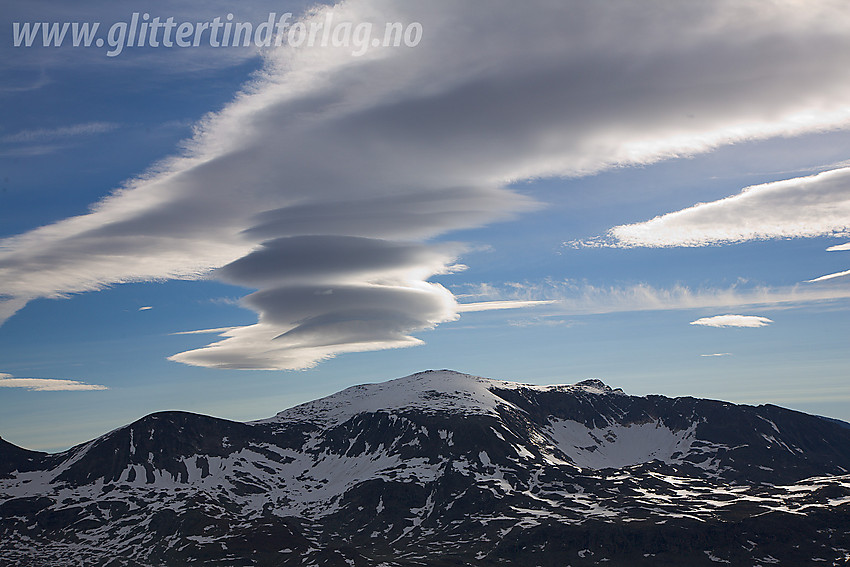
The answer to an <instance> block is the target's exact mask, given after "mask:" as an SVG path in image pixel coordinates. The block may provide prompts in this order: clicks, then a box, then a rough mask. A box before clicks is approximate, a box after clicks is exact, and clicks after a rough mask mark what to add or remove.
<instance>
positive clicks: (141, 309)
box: [139, 305, 153, 311]
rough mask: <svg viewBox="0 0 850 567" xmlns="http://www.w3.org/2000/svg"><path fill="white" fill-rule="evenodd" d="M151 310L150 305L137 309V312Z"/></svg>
mask: <svg viewBox="0 0 850 567" xmlns="http://www.w3.org/2000/svg"><path fill="white" fill-rule="evenodd" d="M151 309H153V307H152V306H151V305H144V306H142V307H139V311H150V310H151Z"/></svg>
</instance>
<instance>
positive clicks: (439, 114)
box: [0, 0, 850, 369]
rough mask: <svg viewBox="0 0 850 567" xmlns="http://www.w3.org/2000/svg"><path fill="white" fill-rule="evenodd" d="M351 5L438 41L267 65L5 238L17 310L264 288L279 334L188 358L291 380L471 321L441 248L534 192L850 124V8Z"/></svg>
mask: <svg viewBox="0 0 850 567" xmlns="http://www.w3.org/2000/svg"><path fill="white" fill-rule="evenodd" d="M331 10H332V11H333V12H334V21H335V22H343V21H351V22H361V21H370V22H387V21H391V22H396V21H397V22H403V23H405V24H407V23H410V22H414V21H416V22H419V23H420V24H421V25H422V30H423V36H422V40H421V41H420V43H419V45H418V46H416V47H415V48H405V47H380V48H375V49H370V50H368V52H367V53H366V54H364V55H363V56H361V57H353V56H352V55H351V52H350V51H351V50H350V48H347V47H343V48H333V47H320V46H315V47H307V46H304V47H299V48H293V47H283V48H281V49H272V50H270V51H268V52H267V53H265V55H264V57H265V58H266V63H265V68H264V73H263V75H262V76H261V77H260V78H259V79H257V80H256V81H255V82H253V83H252V84H251V85H248V86H247V87H246V89H245V91H244V92H242V93H240V94H239V95H238V96H237V97H236V98H235V99H234V101H233V102H232V103H231V104H230V105H228V106H227V107H226V108H225V109H223V110H221V111H220V112H218V113H215V114H212V115H210V116H209V117H208V118H207V119H206V120H204V121H203V122H202V123H201V124H199V125H198V126H197V134H196V135H195V137H194V138H193V139H192V140H190V141H189V142H188V144H187V148H188V149H187V150H186V151H185V152H184V153H182V154H180V155H175V156H174V157H173V158H171V159H170V160H166V161H165V162H163V163H161V164H159V165H158V166H157V167H156V168H155V169H152V170H151V171H149V172H148V173H147V174H146V175H144V176H143V177H140V178H138V179H132V180H130V181H128V182H127V183H126V184H125V185H124V186H123V187H122V188H120V189H119V190H117V191H115V192H114V193H113V194H111V195H109V196H108V197H106V198H104V199H103V200H102V201H101V202H99V203H97V204H96V205H95V206H94V207H93V209H92V212H91V213H89V214H85V215H80V216H77V217H73V218H69V219H65V220H63V221H60V222H57V223H55V224H52V225H49V226H45V227H42V228H38V229H36V230H33V231H30V232H28V233H25V234H21V235H19V236H15V237H12V238H8V239H5V240H3V241H0V317H2V318H6V317H8V316H11V314H12V313H13V312H14V311H15V310H17V309H20V308H21V307H22V306H23V304H25V303H26V301H28V300H30V299H33V298H36V297H65V296H68V295H69V294H74V293H79V292H86V291H95V290H98V289H102V288H103V287H105V286H109V285H114V284H118V283H122V282H130V281H150V280H161V279H169V278H182V279H193V278H203V277H214V278H220V279H222V280H224V281H229V282H233V283H238V284H239V285H243V286H245V287H246V288H249V290H254V291H249V292H246V293H247V295H246V297H245V298H244V299H243V305H244V306H245V307H247V308H249V309H253V310H254V311H256V312H257V314H258V321H257V323H256V324H254V325H248V326H244V327H235V328H233V327H228V328H226V329H222V331H221V334H222V336H221V337H220V339H221V340H218V341H217V342H214V343H213V344H210V345H208V346H206V347H204V348H200V349H196V350H192V351H187V352H183V353H180V354H177V355H175V356H173V357H172V359H173V360H176V361H179V362H183V363H187V364H193V365H198V366H209V367H225V368H265V369H294V368H305V367H308V366H310V365H313V364H315V363H316V362H317V361H320V360H323V359H326V358H328V357H331V356H334V355H336V354H340V353H345V352H355V351H366V350H376V349H383V348H396V347H404V346H410V345H415V344H418V343H419V342H420V341H419V340H418V339H416V338H415V337H414V336H413V334H414V333H416V332H417V331H419V330H422V329H427V328H431V327H433V326H435V325H438V324H440V323H441V322H445V321H450V320H453V319H455V318H456V317H457V316H458V313H459V311H460V310H459V308H458V305H457V303H456V301H455V299H454V297H453V296H452V294H451V293H450V292H448V291H447V290H446V289H445V288H444V287H443V286H441V285H439V284H437V283H435V282H433V281H431V279H432V278H433V277H434V276H436V275H440V274H447V273H451V272H453V271H456V270H458V269H460V266H459V265H458V263H457V260H458V257H459V255H460V254H462V252H463V248H462V246H450V245H439V246H438V245H435V244H434V243H433V242H432V241H431V240H432V239H434V238H435V237H437V236H439V235H442V234H445V233H448V232H451V231H453V230H457V229H463V228H470V227H475V226H480V225H483V224H486V223H490V222H493V221H496V220H499V219H507V218H510V217H511V216H512V215H514V214H517V213H521V212H522V211H527V210H529V209H531V208H533V207H534V206H535V204H534V202H533V201H532V200H531V199H529V198H527V197H525V196H523V195H521V194H519V193H518V192H517V191H514V190H513V189H512V185H511V183H513V182H514V181H518V180H524V179H530V178H537V177H542V176H553V175H568V176H578V175H585V174H589V173H593V172H597V171H601V170H604V169H606V168H610V167H617V166H624V165H631V164H645V163H652V162H655V161H658V160H662V159H667V158H672V157H677V156H684V155H692V154H694V153H697V152H705V151H709V150H711V149H712V148H715V147H717V146H719V145H722V144H728V143H733V142H738V141H741V140H749V139H761V138H766V137H770V136H789V135H794V134H798V133H802V132H809V131H814V130H819V129H823V128H834V127H844V126H847V125H848V124H850V108H848V107H847V104H846V101H847V100H850V76H848V74H847V73H846V58H845V57H844V56H843V54H845V53H847V52H848V51H850V34H847V33H846V30H847V29H848V28H850V14H848V12H847V10H845V9H843V7H840V6H835V5H834V4H833V3H830V2H822V3H818V2H814V1H813V2H807V3H806V4H805V5H802V4H800V3H794V2H787V3H784V2H775V3H771V4H769V5H765V4H763V3H761V2H741V1H740V0H734V1H733V0H727V1H719V2H711V3H672V2H655V3H651V9H648V8H647V5H646V4H645V3H641V4H637V3H632V2H623V3H618V4H616V9H612V8H611V4H610V3H601V2H591V3H588V2H578V1H576V2H541V3H539V4H537V3H535V4H533V5H528V4H526V3H520V2H516V1H515V0H510V1H508V0H486V1H485V0H472V1H468V2H456V1H455V0H428V1H427V2H426V1H424V0H422V1H416V0H411V1H409V2H395V1H390V0H352V1H348V2H341V3H339V4H336V5H335V6H332V7H328V6H324V7H319V8H316V9H315V10H312V11H310V12H309V13H308V14H306V15H305V16H304V19H305V20H309V19H310V18H315V19H316V21H317V22H322V21H324V20H325V14H326V12H328V11H331ZM517 46H521V47H520V48H517ZM754 70H757V72H754ZM684 116H689V117H690V118H689V119H688V120H683V119H682V117H684ZM836 176H840V175H839V174H836ZM830 187H832V189H830V190H829V191H828V193H829V196H831V197H833V198H834V197H836V196H840V195H842V193H841V190H840V189H838V188H837V187H838V186H837V185H830ZM756 193H757V192H754V194H753V196H754V197H755V196H757V195H756ZM841 206H843V205H841ZM817 212H818V211H817V210H815V211H814V213H817ZM664 222H667V221H664ZM804 228H805V227H804ZM756 232H758V231H756ZM624 234H625V233H624ZM624 238H625V236H624ZM634 238H635V239H637V240H640V239H641V238H642V239H644V240H645V239H646V238H647V237H646V236H645V235H644V236H640V235H638V236H635V237H634ZM695 238H700V237H699V236H696V237H695ZM228 323H229V322H227V321H222V323H221V327H222V328H224V327H227V325H228Z"/></svg>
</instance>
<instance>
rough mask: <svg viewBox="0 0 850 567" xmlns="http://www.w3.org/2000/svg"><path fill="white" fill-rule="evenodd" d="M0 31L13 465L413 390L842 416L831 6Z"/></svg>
mask: <svg viewBox="0 0 850 567" xmlns="http://www.w3.org/2000/svg"><path fill="white" fill-rule="evenodd" d="M175 6H176V7H175ZM285 13H290V14H291V17H288V18H287V19H286V20H285V22H284V21H283V20H281V19H280V18H281V17H282V16H283V14H285ZM154 18H159V20H154ZM133 21H135V22H136V25H138V24H139V23H140V22H145V23H146V24H147V25H153V24H152V22H154V21H157V22H158V23H162V22H170V23H171V24H170V25H172V28H171V30H170V32H169V33H172V32H173V33H174V34H175V36H174V38H173V40H172V41H171V47H167V46H166V45H165V44H166V41H165V33H166V32H165V29H164V27H162V28H160V29H158V30H157V33H159V32H161V33H159V35H156V34H153V35H144V36H143V35H142V33H147V31H150V30H149V29H148V28H145V29H146V30H147V31H144V32H143V31H139V30H140V29H141V28H138V27H137V28H136V30H137V32H136V33H137V34H138V37H139V42H140V43H141V45H138V44H136V43H133V44H132V45H130V44H128V43H126V41H124V38H125V36H124V35H123V34H125V33H129V32H128V30H129V29H130V28H131V27H132V26H133V25H134V24H133V23H132V22H133ZM37 22H42V23H44V24H43V25H45V26H47V25H48V24H53V23H56V24H57V25H60V26H61V25H62V24H63V23H68V26H70V25H71V23H72V22H76V23H77V24H78V25H79V24H80V23H82V22H99V23H100V26H101V28H100V35H98V36H96V37H97V38H99V39H100V40H101V41H102V45H101V46H100V47H98V46H97V45H95V44H92V45H91V46H89V47H85V46H82V45H79V46H76V47H75V46H74V45H73V44H72V42H71V40H70V39H68V38H66V40H65V42H64V43H63V44H62V45H61V46H56V45H49V46H47V47H45V46H44V45H43V37H42V36H40V35H38V33H40V32H34V33H35V35H33V37H34V38H35V39H34V43H33V45H31V46H29V47H27V46H26V45H23V44H22V45H18V46H16V45H15V42H16V41H17V42H18V43H21V42H22V41H23V40H22V39H21V38H22V37H23V36H21V31H20V30H21V29H22V27H21V26H23V25H24V24H27V25H29V26H30V28H29V29H30V30H32V29H34V28H33V26H34V24H35V23H37ZM211 22H218V23H219V24H221V25H223V24H224V23H233V24H234V25H235V24H236V23H246V22H247V23H249V24H251V26H252V27H251V32H250V33H254V35H252V36H251V35H250V34H249V35H243V36H241V37H242V39H245V38H246V37H248V38H249V39H252V41H248V42H247V43H248V45H243V44H241V43H240V44H239V45H238V46H236V45H225V44H224V35H222V36H221V38H219V41H218V43H219V46H218V47H214V46H213V45H211V43H212V42H211V41H210V39H211V38H210V37H209V35H207V36H204V35H203V33H204V32H203V31H199V30H202V28H201V25H200V24H201V23H211ZM263 22H269V23H268V24H267V26H266V27H267V28H268V29H270V30H271V29H274V30H277V31H276V32H274V33H273V32H269V33H268V34H265V35H263V34H260V33H259V32H260V29H261V28H260V26H261V24H263ZM281 22H283V23H281ZM181 24H185V25H186V26H188V27H186V28H185V29H186V30H189V32H192V33H194V34H195V35H192V36H191V37H193V38H198V41H197V42H195V43H197V45H192V44H189V43H188V42H187V41H184V42H183V46H182V47H181V46H179V45H177V44H176V41H177V39H176V34H177V33H178V32H179V30H180V29H181V28H180V27H179V26H180V25H181ZM272 24H280V25H279V26H272ZM387 24H397V26H396V28H394V29H399V30H401V32H400V33H399V35H398V36H396V38H395V39H397V41H395V40H392V41H384V39H385V38H384V30H385V29H386V28H385V26H386V25H387ZM210 25H211V24H210ZM16 26H17V27H16ZM228 29H230V28H228ZM244 29H245V26H243V31H244ZM310 29H312V30H314V31H315V34H314V35H313V40H315V41H312V40H309V39H307V38H308V36H307V32H306V30H310ZM323 29H324V30H327V32H324V31H322V30H323ZM184 31H185V30H184ZM208 31H209V30H207V32H208ZM219 31H221V32H222V34H224V33H225V32H224V29H223V28H221V29H220V30H219ZM301 32H304V33H302V34H301V35H299V33H301ZM68 33H69V34H71V33H72V32H71V31H69V32H68ZM187 33H188V32H187ZM228 33H229V32H228ZM323 33H324V34H325V35H324V36H323V35H322V34H323ZM0 36H2V38H3V39H2V42H0V50H2V51H3V54H2V57H0V76H2V80H0V100H2V104H0V117H2V120H0V323H2V325H0V435H2V437H3V438H4V439H6V440H8V441H10V442H12V443H15V444H18V445H21V446H24V447H27V448H30V449H36V450H43V451H59V450H64V449H66V448H68V447H70V446H72V445H74V444H77V443H81V442H84V441H87V440H89V439H91V438H94V437H96V436H98V435H100V434H102V433H105V432H106V431H109V430H111V429H113V428H116V427H119V426H121V425H124V424H126V423H130V422H132V421H134V420H136V419H138V418H140V417H143V416H144V415H147V414H149V413H152V412H155V411H161V410H172V409H173V410H185V411H193V412H198V413H204V414H207V415H214V416H218V417H223V418H228V419H235V420H252V419H261V418H265V417H269V416H271V415H273V414H274V413H276V412H278V411H281V410H283V409H285V408H287V407H290V406H292V405H295V404H297V403H301V402H304V401H307V400H310V399H314V398H317V397H320V396H323V395H327V394H330V393H333V392H335V391H338V390H340V389H342V388H345V387H347V386H351V385H354V384H360V383H369V382H378V381H383V380H387V379H391V378H396V377H400V376H405V375H409V374H412V373H414V372H417V371H421V370H425V369H429V368H437V369H438V368H450V369H454V370H459V371H462V372H468V373H471V374H476V375H482V376H487V377H491V378H497V379H505V380H516V381H520V382H527V383H534V384H552V383H574V382H577V381H579V380H583V379H587V378H599V379H601V380H603V381H605V382H606V383H607V384H609V385H611V386H612V387H620V388H623V389H624V390H625V391H626V392H627V393H631V394H636V395H646V394H663V395H668V396H681V395H689V396H697V397H707V398H714V399H722V400H727V401H732V402H737V403H747V404H761V403H773V404H778V405H782V406H785V407H789V408H792V409H796V410H799V411H805V412H810V413H816V414H820V415H825V416H830V417H834V418H839V419H844V420H850V349H848V339H850V318H848V310H850V153H848V151H847V150H846V148H850V71H848V70H847V65H846V61H847V56H846V53H848V51H850V12H848V11H847V10H846V8H845V7H844V6H843V5H842V3H839V2H831V1H822V2H816V1H807V2H797V1H791V0H788V1H779V0H777V1H775V2H747V1H743V2H742V1H740V0H735V1H731V0H729V1H718V2H711V3H706V2H677V3H673V2H666V1H649V0H647V1H643V2H631V1H628V2H627V1H620V2H618V1H612V2H591V1H557V2H555V1H552V2H548V1H536V2H526V3H517V2H508V1H502V0H486V1H485V0H471V1H468V2H456V1H454V0H451V1H448V0H446V1H442V0H436V1H435V0H429V1H427V2H426V1H424V0H422V1H419V0H413V1H406V2H393V1H390V0H363V1H360V0H352V1H345V2H340V3H338V4H311V3H309V2H302V1H298V2H295V1H293V2H290V3H284V2H268V1H257V2H249V3H240V4H239V5H238V6H236V5H232V4H229V3H226V2H204V3H201V2H197V1H195V0H186V1H184V2H181V3H179V4H176V5H175V4H173V3H171V5H169V4H168V3H165V2H148V3H145V5H144V6H140V5H134V4H133V3H129V2H126V1H123V0H122V1H118V2H109V3H106V2H101V1H96V0H85V1H83V2H79V3H74V4H73V5H70V4H68V3H62V2H56V1H38V0H36V1H27V2H13V3H12V4H11V5H10V7H9V9H8V10H4V14H3V15H2V16H0ZM69 37H70V36H69ZM93 37H95V36H93ZM143 37H144V41H142V38H143ZM169 37H170V36H169ZM183 37H184V38H185V37H190V36H187V35H185V34H184V36H183ZM233 37H236V36H233ZM322 37H324V40H322ZM128 41H129V40H128ZM240 41H241V40H240ZM264 41H265V43H264ZM393 41H395V43H393ZM122 42H123V43H122ZM233 43H237V42H236V41H235V40H234V41H233ZM276 44H279V45H276Z"/></svg>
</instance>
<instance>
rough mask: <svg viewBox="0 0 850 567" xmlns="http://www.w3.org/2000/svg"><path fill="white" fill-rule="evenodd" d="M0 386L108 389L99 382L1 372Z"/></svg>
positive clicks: (43, 389) (44, 389)
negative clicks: (27, 376) (20, 375)
mask: <svg viewBox="0 0 850 567" xmlns="http://www.w3.org/2000/svg"><path fill="white" fill-rule="evenodd" d="M0 388H25V389H27V390H30V391H33V392H58V391H68V390H86V391H90V390H108V389H109V388H107V387H106V386H101V385H99V384H86V383H84V382H79V381H77V380H59V379H56V378H15V377H13V376H12V375H11V374H4V373H2V372H0Z"/></svg>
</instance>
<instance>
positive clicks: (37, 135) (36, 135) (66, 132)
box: [0, 122, 119, 144]
mask: <svg viewBox="0 0 850 567" xmlns="http://www.w3.org/2000/svg"><path fill="white" fill-rule="evenodd" d="M118 127H119V124H116V123H114V122H86V123H84V124H73V125H71V126H62V127H59V128H35V129H31V130H21V131H20V132H16V133H14V134H6V135H5V136H2V137H0V142H2V143H4V144H34V143H44V142H51V141H55V140H63V139H67V138H75V137H79V136H91V135H94V134H103V133H105V132H111V131H112V130H115V129H116V128H118Z"/></svg>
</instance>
